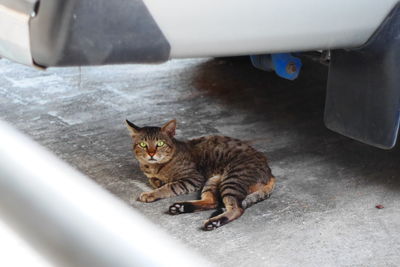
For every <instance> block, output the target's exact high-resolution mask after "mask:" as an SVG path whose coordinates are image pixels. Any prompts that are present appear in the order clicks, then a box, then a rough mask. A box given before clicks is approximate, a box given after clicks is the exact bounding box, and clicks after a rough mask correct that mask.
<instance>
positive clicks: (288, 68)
mask: <svg viewBox="0 0 400 267" xmlns="http://www.w3.org/2000/svg"><path fill="white" fill-rule="evenodd" d="M296 71H297V67H296V64H294V63H293V62H289V63H288V64H287V66H286V72H287V73H288V74H293V73H295V72H296Z"/></svg>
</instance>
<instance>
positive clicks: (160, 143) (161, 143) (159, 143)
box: [157, 141, 165, 146]
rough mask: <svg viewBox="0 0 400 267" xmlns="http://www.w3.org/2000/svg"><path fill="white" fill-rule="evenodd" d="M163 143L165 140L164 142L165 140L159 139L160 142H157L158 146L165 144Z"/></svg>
mask: <svg viewBox="0 0 400 267" xmlns="http://www.w3.org/2000/svg"><path fill="white" fill-rule="evenodd" d="M163 145H165V142H164V141H158V142H157V146H163Z"/></svg>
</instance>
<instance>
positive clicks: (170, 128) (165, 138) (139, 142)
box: [126, 120, 176, 164]
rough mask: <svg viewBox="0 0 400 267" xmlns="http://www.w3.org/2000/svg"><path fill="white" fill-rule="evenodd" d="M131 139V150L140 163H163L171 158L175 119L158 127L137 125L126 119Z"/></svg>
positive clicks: (173, 150)
mask: <svg viewBox="0 0 400 267" xmlns="http://www.w3.org/2000/svg"><path fill="white" fill-rule="evenodd" d="M126 123H127V126H128V130H129V131H130V133H131V136H132V139H133V151H134V153H135V156H136V158H137V159H138V160H139V161H140V162H141V163H147V164H153V163H165V162H168V161H170V160H171V159H172V157H173V155H174V152H175V145H174V143H173V141H172V139H173V136H174V135H175V129H176V121H175V120H172V121H169V122H168V123H166V124H165V125H164V126H162V127H161V128H160V127H142V128H140V127H138V126H136V125H134V124H133V123H132V122H130V121H128V120H127V121H126Z"/></svg>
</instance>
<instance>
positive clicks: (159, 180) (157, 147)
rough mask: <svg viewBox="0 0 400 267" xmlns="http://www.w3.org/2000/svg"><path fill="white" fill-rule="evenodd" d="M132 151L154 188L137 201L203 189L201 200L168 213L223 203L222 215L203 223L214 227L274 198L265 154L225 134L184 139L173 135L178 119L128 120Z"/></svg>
mask: <svg viewBox="0 0 400 267" xmlns="http://www.w3.org/2000/svg"><path fill="white" fill-rule="evenodd" d="M127 124H128V129H129V130H130V132H131V136H132V138H133V150H134V153H135V156H136V158H137V159H138V161H139V163H140V168H141V170H142V171H143V173H144V174H145V175H146V176H147V177H148V178H149V183H150V184H151V185H152V186H153V188H154V190H152V191H150V192H143V193H142V194H141V195H140V196H139V198H138V201H142V202H153V201H156V200H158V199H162V198H167V197H173V196H177V195H181V194H187V193H190V192H195V191H200V190H201V198H200V199H199V200H193V201H186V202H178V203H174V204H173V205H171V206H170V208H169V213H170V214H173V215H175V214H180V213H187V212H195V211H201V210H209V209H216V208H217V207H219V206H220V205H223V206H224V208H225V209H224V212H223V213H222V214H219V215H216V216H213V217H211V218H210V219H209V220H207V221H205V223H204V229H205V230H213V229H215V228H217V227H219V226H222V225H224V224H226V223H228V222H231V221H233V220H235V219H237V218H238V217H240V216H241V215H242V214H243V212H244V209H246V208H248V207H249V206H251V205H253V204H254V203H257V202H259V201H262V200H264V199H266V198H268V197H269V196H270V194H271V193H272V191H273V189H274V186H275V177H274V176H273V175H272V173H271V169H270V168H269V167H268V163H267V158H266V157H265V156H264V154H262V153H261V152H259V151H257V150H255V149H254V148H253V147H251V146H250V145H249V144H248V143H246V142H242V141H240V140H238V139H234V138H230V137H227V136H207V137H201V138H196V139H192V140H189V141H186V142H182V141H179V140H177V139H175V138H174V135H175V128H176V121H175V120H172V121H170V122H168V123H166V124H165V125H164V126H162V127H161V128H160V127H142V128H140V127H137V126H136V125H134V124H133V123H131V122H129V121H127Z"/></svg>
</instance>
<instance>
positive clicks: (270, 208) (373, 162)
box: [0, 58, 400, 266]
mask: <svg viewBox="0 0 400 267" xmlns="http://www.w3.org/2000/svg"><path fill="white" fill-rule="evenodd" d="M326 78H327V68H326V67H324V66H322V65H318V64H316V63H313V62H311V61H306V62H305V65H304V67H303V71H302V73H301V75H300V78H299V79H298V80H296V81H293V82H290V81H286V80H283V79H280V78H278V77H276V76H275V75H274V74H273V73H267V72H262V71H259V70H256V69H254V68H253V67H252V66H251V64H250V63H249V60H248V58H226V59H187V60H173V61H169V62H167V63H165V64H162V65H125V66H103V67H82V68H54V69H48V70H47V71H40V70H36V69H33V68H29V67H25V66H22V65H18V64H15V63H12V62H9V61H7V60H4V59H3V60H0V119H3V120H6V121H8V122H10V123H11V124H12V125H14V126H15V127H16V128H18V129H19V130H21V131H23V132H25V133H26V134H28V135H29V136H31V137H32V138H33V139H34V140H36V141H37V142H39V143H40V144H42V145H43V146H45V147H47V148H48V149H50V150H51V151H53V152H54V153H55V154H57V155H58V156H59V157H60V158H62V159H64V160H65V161H67V162H69V163H70V164H71V165H72V166H74V167H75V168H77V169H78V170H80V171H82V172H83V173H85V174H86V175H88V176H89V177H91V178H92V179H94V180H95V181H96V182H98V183H99V184H100V185H101V186H102V187H104V188H106V189H107V190H109V191H111V192H112V193H113V194H115V195H117V196H118V197H119V198H121V199H122V200H124V201H125V202H126V203H127V204H128V205H130V206H131V207H132V208H134V209H137V210H139V211H140V212H141V213H142V214H144V215H145V216H146V217H147V218H149V219H150V220H151V221H153V222H154V223H155V224H157V225H159V226H160V227H162V228H163V229H164V230H165V231H167V232H168V233H170V234H171V235H172V236H173V237H174V238H176V239H179V240H181V241H182V242H183V243H185V244H186V245H187V246H188V247H191V248H193V249H194V250H196V251H197V252H199V253H200V254H202V255H203V256H204V257H206V258H208V259H210V260H211V261H212V262H215V263H216V264H217V265H218V266H398V265H400V174H399V170H400V164H399V156H400V150H399V148H398V147H397V148H395V149H393V150H391V151H384V150H380V149H376V148H373V147H370V146H367V145H364V144H361V143H358V142H356V141H353V140H351V139H348V138H346V137H343V136H340V135H338V134H336V133H333V132H331V131H329V130H328V129H326V128H325V127H324V125H323V106H324V98H325V86H326ZM125 118H129V119H130V120H131V121H133V122H135V123H136V124H138V125H160V124H162V123H164V122H166V121H167V120H169V119H172V118H176V119H177V120H178V132H177V134H178V137H181V138H192V137H197V136H201V135H211V134H220V135H229V136H233V137H237V138H241V139H245V140H253V141H254V142H255V147H257V148H258V149H259V150H261V151H262V152H264V153H265V154H266V155H267V156H268V158H269V159H270V166H271V168H272V171H273V173H274V174H275V175H276V177H277V179H278V180H277V187H276V190H275V192H274V194H273V195H272V197H271V198H270V199H268V200H266V201H264V202H261V203H259V204H257V205H255V206H253V207H251V208H250V209H248V210H246V212H245V214H244V215H243V216H242V217H241V218H240V219H238V220H237V221H235V222H233V223H231V224H228V225H226V226H224V227H222V228H219V229H217V230H215V231H211V232H204V231H202V230H200V226H201V225H202V222H203V220H205V219H207V218H208V216H209V215H210V214H211V211H209V212H200V213H195V214H184V215H179V216H170V215H167V214H165V212H166V210H167V208H168V206H169V204H171V203H173V202H175V201H176V200H182V199H190V198H193V197H195V195H191V196H182V197H178V198H175V199H166V200H161V201H158V202H156V203H152V204H144V203H139V202H136V201H135V198H136V197H137V196H138V195H139V193H140V192H141V191H142V190H144V189H146V188H147V185H146V179H145V177H144V175H142V174H141V172H140V171H139V168H138V164H137V162H136V161H135V160H134V159H133V154H132V151H131V140H130V138H129V136H128V132H127V130H126V129H125V125H124V119H125ZM377 204H382V205H383V206H384V208H383V209H377V208H375V205H377ZM154 255H155V256H156V255H157V252H155V253H154Z"/></svg>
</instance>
